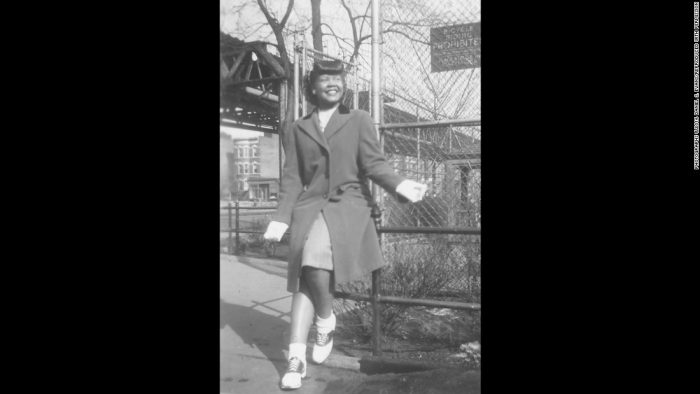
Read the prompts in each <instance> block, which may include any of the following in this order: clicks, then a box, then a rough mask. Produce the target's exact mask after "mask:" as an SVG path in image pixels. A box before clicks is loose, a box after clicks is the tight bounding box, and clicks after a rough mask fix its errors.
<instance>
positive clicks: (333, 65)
mask: <svg viewBox="0 0 700 394" xmlns="http://www.w3.org/2000/svg"><path fill="white" fill-rule="evenodd" d="M322 74H336V75H340V76H341V78H342V80H343V97H342V98H341V100H340V102H341V104H342V103H343V102H344V101H345V92H346V91H347V83H346V81H345V67H344V66H343V62H341V61H340V60H331V61H323V60H319V61H317V62H315V63H314V68H313V69H312V70H311V72H309V74H308V75H306V76H304V80H303V85H304V95H305V96H306V100H307V101H308V102H310V103H311V104H313V105H314V106H318V101H317V100H316V96H315V95H314V94H313V87H314V82H316V80H317V79H318V77H319V76H321V75H322Z"/></svg>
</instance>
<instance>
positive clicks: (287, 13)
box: [280, 0, 294, 27]
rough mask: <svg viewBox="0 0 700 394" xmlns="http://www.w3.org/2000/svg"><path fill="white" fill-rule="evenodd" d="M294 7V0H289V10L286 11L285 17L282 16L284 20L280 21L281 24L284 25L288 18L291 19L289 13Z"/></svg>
mask: <svg viewBox="0 0 700 394" xmlns="http://www.w3.org/2000/svg"><path fill="white" fill-rule="evenodd" d="M293 7H294V0H289V4H287V11H286V12H285V13H284V17H283V18H282V22H280V26H282V27H284V25H286V24H287V19H289V15H291V13H292V8H293Z"/></svg>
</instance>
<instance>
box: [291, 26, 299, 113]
mask: <svg viewBox="0 0 700 394" xmlns="http://www.w3.org/2000/svg"><path fill="white" fill-rule="evenodd" d="M292 52H293V54H294V56H293V62H294V94H293V95H292V96H294V120H297V119H299V59H298V58H297V34H296V33H294V50H293V51H292Z"/></svg>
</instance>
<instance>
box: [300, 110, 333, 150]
mask: <svg viewBox="0 0 700 394" xmlns="http://www.w3.org/2000/svg"><path fill="white" fill-rule="evenodd" d="M329 123H330V121H329ZM326 127H327V126H326ZM299 128H300V129H301V130H302V131H303V132H304V133H306V134H307V135H308V136H309V137H311V139H313V140H314V141H316V143H318V144H319V145H321V147H323V148H324V149H325V150H326V151H327V152H330V148H329V147H328V142H326V138H325V137H324V136H323V134H322V133H321V130H320V129H319V128H318V118H317V115H316V111H315V110H314V111H312V112H311V113H310V114H308V115H306V116H305V117H303V118H302V119H301V121H300V122H299Z"/></svg>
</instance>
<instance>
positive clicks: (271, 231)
mask: <svg viewBox="0 0 700 394" xmlns="http://www.w3.org/2000/svg"><path fill="white" fill-rule="evenodd" d="M287 228H289V225H288V224H287V223H282V222H275V221H274V220H273V221H271V222H270V224H268V225H267V231H265V234H264V235H263V238H265V239H266V240H271V241H275V242H279V241H280V240H281V239H282V236H283V235H284V232H285V231H287Z"/></svg>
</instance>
